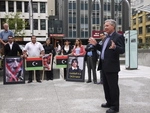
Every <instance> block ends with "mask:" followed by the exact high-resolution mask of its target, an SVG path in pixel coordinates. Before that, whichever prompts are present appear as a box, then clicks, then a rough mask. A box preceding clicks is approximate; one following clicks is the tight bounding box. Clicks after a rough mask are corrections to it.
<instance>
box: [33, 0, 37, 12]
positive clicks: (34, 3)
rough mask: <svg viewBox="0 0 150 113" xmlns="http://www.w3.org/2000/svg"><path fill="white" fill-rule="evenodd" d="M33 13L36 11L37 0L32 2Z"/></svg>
mask: <svg viewBox="0 0 150 113" xmlns="http://www.w3.org/2000/svg"><path fill="white" fill-rule="evenodd" d="M32 5H33V13H38V3H37V2H33V4H32Z"/></svg>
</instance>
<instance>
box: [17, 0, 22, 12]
mask: <svg viewBox="0 0 150 113" xmlns="http://www.w3.org/2000/svg"><path fill="white" fill-rule="evenodd" d="M16 5H17V12H22V2H21V1H17V2H16Z"/></svg>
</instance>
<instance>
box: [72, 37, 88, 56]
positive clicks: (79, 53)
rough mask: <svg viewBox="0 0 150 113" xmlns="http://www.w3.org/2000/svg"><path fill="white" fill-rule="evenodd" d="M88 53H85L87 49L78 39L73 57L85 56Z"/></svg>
mask: <svg viewBox="0 0 150 113" xmlns="http://www.w3.org/2000/svg"><path fill="white" fill-rule="evenodd" d="M85 53H86V51H85V47H84V46H83V45H82V42H81V40H80V39H79V38H78V39H76V42H75V45H74V48H73V50H72V53H71V54H72V55H73V56H82V55H85Z"/></svg>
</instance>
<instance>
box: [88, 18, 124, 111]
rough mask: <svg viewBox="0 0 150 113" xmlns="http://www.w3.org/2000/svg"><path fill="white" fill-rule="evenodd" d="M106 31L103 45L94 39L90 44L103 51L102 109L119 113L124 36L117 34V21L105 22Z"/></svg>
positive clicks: (101, 67) (101, 62)
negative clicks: (103, 95) (120, 58)
mask: <svg viewBox="0 0 150 113" xmlns="http://www.w3.org/2000/svg"><path fill="white" fill-rule="evenodd" d="M104 30H105V32H106V33H107V34H108V35H107V37H106V38H105V39H104V42H103V44H102V45H99V44H98V43H97V42H96V40H95V39H94V38H92V37H91V38H90V43H91V44H93V45H95V46H96V48H97V49H98V50H100V51H101V59H100V63H99V66H100V69H101V70H102V73H103V88H104V94H105V99H106V103H104V104H102V105H101V107H103V108H109V109H108V110H107V111H106V113H117V112H119V93H120V92H119V85H118V79H119V78H118V72H119V71H120V61H119V55H120V54H123V53H124V52H125V42H124V39H125V38H124V36H123V35H121V34H118V33H117V32H116V21H115V20H113V19H108V20H106V21H105V24H104Z"/></svg>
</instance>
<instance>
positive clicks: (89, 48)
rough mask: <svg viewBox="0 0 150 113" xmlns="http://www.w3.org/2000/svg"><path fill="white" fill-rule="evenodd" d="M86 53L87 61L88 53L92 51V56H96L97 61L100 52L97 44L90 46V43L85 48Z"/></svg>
mask: <svg viewBox="0 0 150 113" xmlns="http://www.w3.org/2000/svg"><path fill="white" fill-rule="evenodd" d="M85 51H86V54H85V61H86V60H87V53H88V52H90V51H92V57H93V58H94V60H95V62H96V61H97V58H98V54H97V49H96V46H93V47H90V44H88V45H87V46H86V48H85Z"/></svg>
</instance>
